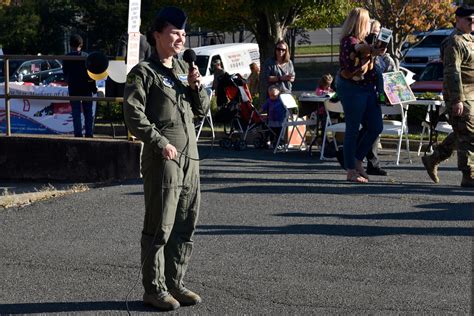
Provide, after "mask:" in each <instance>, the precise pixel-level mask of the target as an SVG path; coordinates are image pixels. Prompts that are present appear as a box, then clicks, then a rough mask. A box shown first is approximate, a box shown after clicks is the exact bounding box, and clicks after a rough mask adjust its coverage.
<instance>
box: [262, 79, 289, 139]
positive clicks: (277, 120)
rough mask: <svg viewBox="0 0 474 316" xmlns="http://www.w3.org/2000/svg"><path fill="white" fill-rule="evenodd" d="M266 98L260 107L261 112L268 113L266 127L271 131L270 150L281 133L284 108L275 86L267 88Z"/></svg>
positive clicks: (284, 114) (284, 113)
mask: <svg viewBox="0 0 474 316" xmlns="http://www.w3.org/2000/svg"><path fill="white" fill-rule="evenodd" d="M267 92H268V98H267V100H266V101H265V103H264V104H263V105H262V112H267V113H268V127H269V128H270V129H271V130H272V131H273V133H270V135H269V136H270V148H272V147H274V146H276V145H277V144H276V141H277V140H278V136H279V135H280V133H281V128H282V123H283V121H284V120H285V116H286V108H285V106H284V105H283V102H282V101H281V99H280V90H279V89H278V87H277V86H275V85H271V86H269V87H268V90H267Z"/></svg>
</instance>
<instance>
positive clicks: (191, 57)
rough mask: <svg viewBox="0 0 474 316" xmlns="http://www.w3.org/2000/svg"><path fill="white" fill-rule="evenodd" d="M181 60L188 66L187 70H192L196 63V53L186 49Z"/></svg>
mask: <svg viewBox="0 0 474 316" xmlns="http://www.w3.org/2000/svg"><path fill="white" fill-rule="evenodd" d="M183 60H184V61H185V62H187V63H188V64H189V69H190V70H191V69H193V68H194V62H195V61H196V53H195V52H194V51H193V50H192V49H191V48H188V49H186V50H185V51H184V53H183Z"/></svg>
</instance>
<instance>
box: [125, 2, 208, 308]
mask: <svg viewBox="0 0 474 316" xmlns="http://www.w3.org/2000/svg"><path fill="white" fill-rule="evenodd" d="M186 20H187V17H186V15H185V13H184V12H183V11H181V10H180V9H178V8H176V7H165V8H163V9H162V10H160V12H159V13H158V15H157V17H156V18H155V21H154V23H153V26H152V29H151V31H152V33H151V34H152V40H151V41H152V42H154V43H151V44H152V47H154V52H153V54H152V56H150V57H149V58H147V59H146V60H145V61H142V62H140V63H139V64H138V65H136V66H135V67H134V68H133V69H132V70H131V71H130V73H129V74H128V76H127V82H126V85H125V93H124V116H125V123H126V124H127V127H128V128H129V130H130V132H131V133H132V134H133V135H135V136H136V137H137V138H138V139H140V140H141V141H142V142H143V143H144V147H143V153H142V174H143V182H144V192H145V220H144V225H143V232H142V238H141V261H142V265H143V268H142V275H143V286H144V289H145V294H144V295H143V301H144V303H145V304H148V305H152V306H154V307H156V308H158V309H161V310H173V309H176V308H178V307H179V306H180V305H193V304H197V303H199V302H201V298H200V297H199V295H197V294H196V293H194V292H192V291H190V290H188V289H187V288H185V287H184V284H183V277H184V274H185V272H186V268H187V265H188V262H189V258H190V257H191V251H192V246H193V239H192V238H193V233H194V230H195V228H196V221H197V217H198V213H199V203H200V188H199V161H198V158H199V157H198V150H197V144H196V136H195V130H194V123H193V117H194V115H195V114H199V115H205V113H207V110H208V108H209V98H208V96H207V93H206V91H205V89H203V88H202V86H201V75H200V74H199V71H198V69H197V67H193V68H190V67H189V66H188V64H186V63H184V62H183V61H181V60H178V59H176V58H174V57H173V56H175V55H177V54H178V53H179V52H180V51H181V50H182V49H183V48H184V43H185V40H186V37H185V36H186V34H185V31H184V28H185V25H186Z"/></svg>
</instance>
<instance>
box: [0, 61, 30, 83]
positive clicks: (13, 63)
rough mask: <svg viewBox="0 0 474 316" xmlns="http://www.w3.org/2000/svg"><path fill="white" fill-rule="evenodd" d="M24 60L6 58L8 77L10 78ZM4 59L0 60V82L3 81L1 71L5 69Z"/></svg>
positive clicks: (3, 76) (3, 75)
mask: <svg viewBox="0 0 474 316" xmlns="http://www.w3.org/2000/svg"><path fill="white" fill-rule="evenodd" d="M24 62H25V61H24V60H16V59H9V60H8V66H9V73H10V74H9V78H11V79H10V80H12V79H13V78H12V77H13V74H14V73H15V72H16V71H17V70H18V68H19V67H20V66H21V64H23V63H24ZM4 66H5V61H4V60H3V59H2V60H0V82H5V74H4V73H3V72H4V71H5V68H4Z"/></svg>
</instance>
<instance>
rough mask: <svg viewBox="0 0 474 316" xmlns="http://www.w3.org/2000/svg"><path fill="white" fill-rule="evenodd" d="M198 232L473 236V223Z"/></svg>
mask: <svg viewBox="0 0 474 316" xmlns="http://www.w3.org/2000/svg"><path fill="white" fill-rule="evenodd" d="M196 234H197V235H327V236H343V237H376V236H390V235H420V236H473V235H474V229H473V228H472V227H389V226H368V225H333V224H299V225H287V226H240V225H199V226H198V230H197V232H196Z"/></svg>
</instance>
